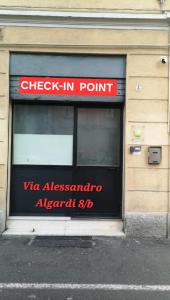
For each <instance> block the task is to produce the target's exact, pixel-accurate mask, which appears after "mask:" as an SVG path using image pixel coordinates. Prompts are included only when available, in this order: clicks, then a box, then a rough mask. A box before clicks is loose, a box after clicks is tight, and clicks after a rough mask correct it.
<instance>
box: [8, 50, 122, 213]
mask: <svg viewBox="0 0 170 300" xmlns="http://www.w3.org/2000/svg"><path fill="white" fill-rule="evenodd" d="M10 97H11V101H12V115H13V117H12V124H13V125H12V166H11V188H10V209H9V213H10V216H13V217H15V216H21V217H22V216H29V217H31V216H35V217H41V216H42V217H71V218H121V213H122V152H123V151H122V135H123V134H122V131H123V130H122V128H123V120H122V115H123V104H124V98H125V57H124V56H94V55H91V56H90V55H61V54H58V55H50V54H20V53H13V54H11V60H10Z"/></svg>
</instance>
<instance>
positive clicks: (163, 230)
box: [125, 50, 168, 237]
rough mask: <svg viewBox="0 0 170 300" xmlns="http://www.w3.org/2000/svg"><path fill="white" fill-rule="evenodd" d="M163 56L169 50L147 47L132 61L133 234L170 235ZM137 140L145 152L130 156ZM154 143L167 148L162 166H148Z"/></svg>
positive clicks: (129, 229)
mask: <svg viewBox="0 0 170 300" xmlns="http://www.w3.org/2000/svg"><path fill="white" fill-rule="evenodd" d="M162 55H167V53H165V50H162V52H161V51H160V54H157V53H154V51H153V53H151V52H149V53H147V51H146V50H145V52H144V53H143V54H138V53H133V54H130V55H129V56H128V59H127V70H128V75H127V101H126V159H125V164H126V166H125V168H126V172H125V174H126V183H125V188H126V194H125V218H126V233H127V234H128V235H132V236H140V237H141V236H152V237H153V236H155V237H165V236H167V213H168V123H167V121H168V120H167V115H168V114H167V112H168V64H162V63H161V61H160V58H161V56H162ZM135 132H138V133H139V136H135ZM136 143H137V144H139V145H140V146H141V153H138V154H139V155H135V154H130V151H129V147H130V146H131V145H132V146H133V145H135V144H136ZM150 146H161V148H162V160H161V163H160V164H158V165H150V164H148V147H150Z"/></svg>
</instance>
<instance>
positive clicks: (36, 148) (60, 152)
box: [13, 134, 73, 165]
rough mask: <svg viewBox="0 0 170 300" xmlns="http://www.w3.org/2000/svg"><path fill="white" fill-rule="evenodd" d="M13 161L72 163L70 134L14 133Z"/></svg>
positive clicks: (31, 163)
mask: <svg viewBox="0 0 170 300" xmlns="http://www.w3.org/2000/svg"><path fill="white" fill-rule="evenodd" d="M13 145H14V155H13V163H14V164H16V165H17V164H18V165H72V148H73V136H72V135H49V134H48V135H46V134H14V141H13Z"/></svg>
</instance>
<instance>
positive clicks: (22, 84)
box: [21, 81, 28, 90]
mask: <svg viewBox="0 0 170 300" xmlns="http://www.w3.org/2000/svg"><path fill="white" fill-rule="evenodd" d="M21 88H22V89H23V90H28V81H22V82H21Z"/></svg>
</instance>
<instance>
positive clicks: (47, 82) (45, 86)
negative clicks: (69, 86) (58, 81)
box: [44, 81, 51, 91]
mask: <svg viewBox="0 0 170 300" xmlns="http://www.w3.org/2000/svg"><path fill="white" fill-rule="evenodd" d="M44 89H45V90H47V91H50V90H51V82H49V81H46V82H44Z"/></svg>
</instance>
